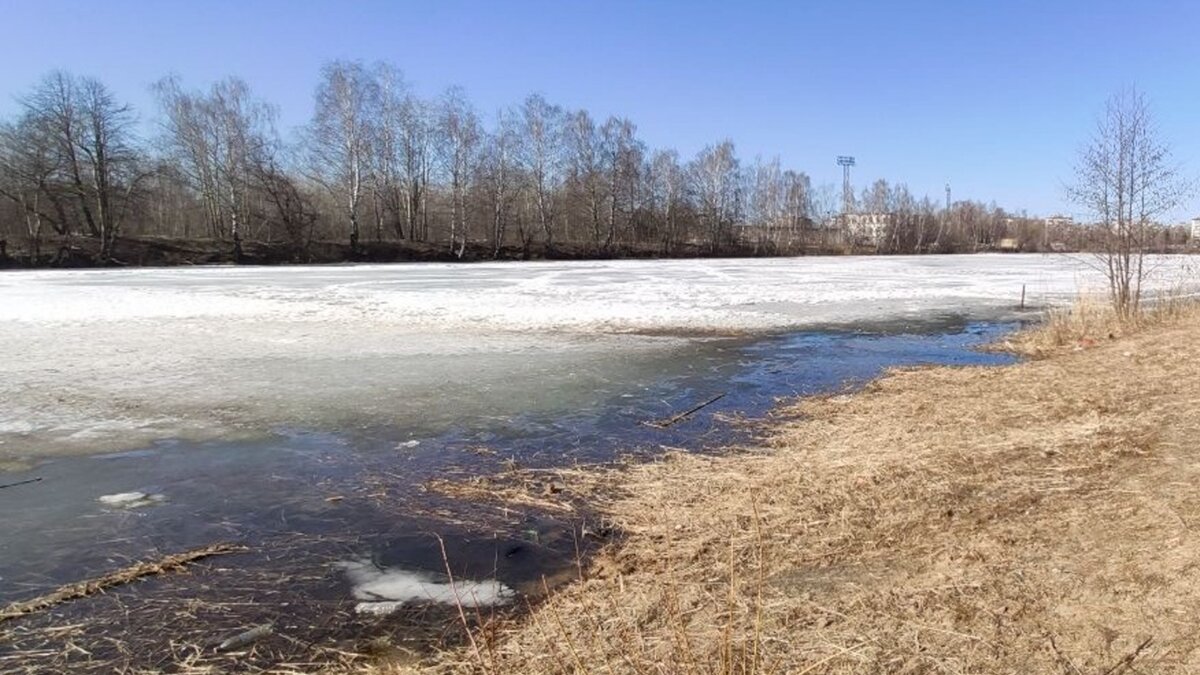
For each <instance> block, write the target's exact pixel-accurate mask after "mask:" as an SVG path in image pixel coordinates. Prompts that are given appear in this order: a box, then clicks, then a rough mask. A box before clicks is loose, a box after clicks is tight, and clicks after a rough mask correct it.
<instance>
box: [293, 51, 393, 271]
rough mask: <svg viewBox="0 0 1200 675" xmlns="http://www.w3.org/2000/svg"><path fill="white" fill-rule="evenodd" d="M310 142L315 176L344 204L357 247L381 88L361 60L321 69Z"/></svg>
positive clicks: (311, 164) (309, 160) (343, 211)
mask: <svg viewBox="0 0 1200 675" xmlns="http://www.w3.org/2000/svg"><path fill="white" fill-rule="evenodd" d="M315 98H316V106H315V110H314V112H313V119H312V122H311V124H310V125H309V128H308V133H307V136H306V139H305V140H306V144H307V149H308V165H309V168H310V170H311V174H312V177H313V178H314V179H315V180H316V181H317V182H318V183H320V184H321V185H322V186H324V188H325V189H326V190H327V191H328V192H329V194H330V195H331V196H332V197H333V199H334V200H335V201H336V202H337V203H339V204H340V205H341V209H342V213H343V214H344V215H345V217H346V220H347V222H348V224H349V231H350V249H351V250H352V251H354V250H357V249H358V242H359V232H360V229H359V212H360V209H361V205H362V198H363V193H364V191H365V190H366V186H367V183H368V180H369V179H370V177H371V176H370V171H371V168H372V159H373V156H372V152H373V148H372V140H373V138H374V135H375V130H376V125H377V124H378V118H379V108H380V101H379V84H378V82H377V81H376V79H375V77H374V76H373V75H372V74H371V73H370V72H369V71H368V70H367V69H366V68H365V67H364V66H363V65H362V64H361V63H359V62H349V61H332V62H330V63H327V64H326V65H325V67H324V68H322V69H321V80H320V83H319V84H318V85H317V91H316V96H315Z"/></svg>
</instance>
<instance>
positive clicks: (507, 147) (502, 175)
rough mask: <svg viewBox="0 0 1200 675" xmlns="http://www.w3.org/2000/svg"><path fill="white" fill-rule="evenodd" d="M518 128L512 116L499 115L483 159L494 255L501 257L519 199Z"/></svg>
mask: <svg viewBox="0 0 1200 675" xmlns="http://www.w3.org/2000/svg"><path fill="white" fill-rule="evenodd" d="M517 134H518V132H517V125H516V122H515V120H514V116H513V113H512V112H511V111H508V110H501V111H500V112H499V113H498V114H497V119H496V130H495V131H494V132H493V133H491V134H490V135H488V137H487V147H486V151H485V152H486V154H485V159H484V175H485V176H486V179H485V180H486V183H487V192H488V200H489V201H490V206H491V208H490V211H491V218H490V219H491V228H490V229H491V233H490V234H491V237H490V238H491V240H492V255H493V257H499V256H500V251H501V249H502V248H503V246H504V238H505V235H506V233H507V231H508V223H509V217H510V215H511V213H512V204H513V201H514V199H515V197H516V194H515V193H516V173H517V171H516V166H515V163H516V154H517V142H518V140H517Z"/></svg>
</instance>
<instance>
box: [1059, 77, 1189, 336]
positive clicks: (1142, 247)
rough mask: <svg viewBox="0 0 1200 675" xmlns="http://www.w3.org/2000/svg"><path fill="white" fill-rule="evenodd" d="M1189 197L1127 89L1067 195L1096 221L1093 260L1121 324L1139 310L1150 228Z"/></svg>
mask: <svg viewBox="0 0 1200 675" xmlns="http://www.w3.org/2000/svg"><path fill="white" fill-rule="evenodd" d="M1188 189H1189V185H1188V183H1187V182H1186V181H1184V180H1183V178H1182V176H1181V174H1180V171H1179V168H1178V166H1177V165H1176V164H1175V163H1174V162H1173V161H1172V159H1171V150H1170V147H1169V146H1168V145H1167V144H1166V142H1165V141H1164V140H1163V139H1162V137H1161V134H1160V132H1159V130H1158V128H1157V126H1156V125H1155V123H1154V118H1153V115H1152V114H1151V111H1150V107H1149V105H1148V104H1147V102H1146V98H1145V96H1144V95H1143V94H1142V93H1141V92H1139V91H1138V90H1136V89H1128V90H1125V91H1122V92H1120V93H1118V94H1116V95H1114V96H1113V97H1112V98H1110V99H1109V100H1108V102H1107V103H1106V104H1105V109H1104V113H1103V115H1102V117H1101V118H1100V120H1099V122H1098V123H1097V125H1096V131H1095V133H1094V135H1093V137H1092V139H1091V141H1090V143H1089V144H1088V145H1087V147H1085V148H1084V149H1083V151H1082V152H1081V153H1080V157H1079V162H1078V164H1077V166H1076V181H1075V184H1074V185H1073V186H1072V188H1071V190H1070V194H1071V198H1072V199H1073V200H1074V201H1075V202H1076V203H1077V204H1079V205H1080V206H1081V207H1083V208H1085V209H1087V210H1088V211H1089V212H1090V213H1091V214H1092V215H1093V217H1094V218H1095V222H1096V229H1097V230H1098V235H1099V238H1100V244H1101V247H1100V251H1099V253H1097V257H1098V259H1099V262H1100V267H1101V269H1102V271H1103V272H1104V273H1105V274H1106V275H1107V277H1108V281H1109V290H1110V295H1111V300H1112V304H1113V308H1114V309H1115V310H1116V311H1117V313H1118V314H1120V315H1121V316H1124V317H1131V316H1134V315H1136V314H1137V312H1138V310H1139V305H1140V303H1141V299H1142V285H1143V282H1144V281H1145V279H1146V275H1147V274H1148V273H1149V270H1148V269H1147V267H1146V263H1145V253H1146V251H1147V250H1149V248H1150V246H1151V244H1152V240H1153V237H1154V235H1155V220H1156V219H1157V218H1159V217H1161V216H1163V215H1165V214H1168V213H1170V212H1171V211H1172V210H1174V209H1175V208H1177V207H1178V206H1179V204H1180V202H1181V201H1182V199H1183V197H1184V196H1185V195H1186V194H1187V191H1188Z"/></svg>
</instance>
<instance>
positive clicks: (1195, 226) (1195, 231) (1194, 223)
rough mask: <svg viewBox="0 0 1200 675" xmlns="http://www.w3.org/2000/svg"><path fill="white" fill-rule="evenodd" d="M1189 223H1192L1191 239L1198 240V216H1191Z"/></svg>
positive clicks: (1199, 229) (1199, 235)
mask: <svg viewBox="0 0 1200 675" xmlns="http://www.w3.org/2000/svg"><path fill="white" fill-rule="evenodd" d="M1191 225H1192V228H1191V235H1192V241H1198V240H1200V216H1196V217H1195V218H1192V220H1191Z"/></svg>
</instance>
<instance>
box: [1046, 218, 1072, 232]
mask: <svg viewBox="0 0 1200 675" xmlns="http://www.w3.org/2000/svg"><path fill="white" fill-rule="evenodd" d="M1044 223H1045V225H1046V228H1047V229H1052V228H1056V227H1071V226H1072V225H1074V224H1075V219H1074V218H1072V217H1071V216H1062V215H1058V216H1050V217H1049V218H1047V219H1046V220H1045V221H1044Z"/></svg>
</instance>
